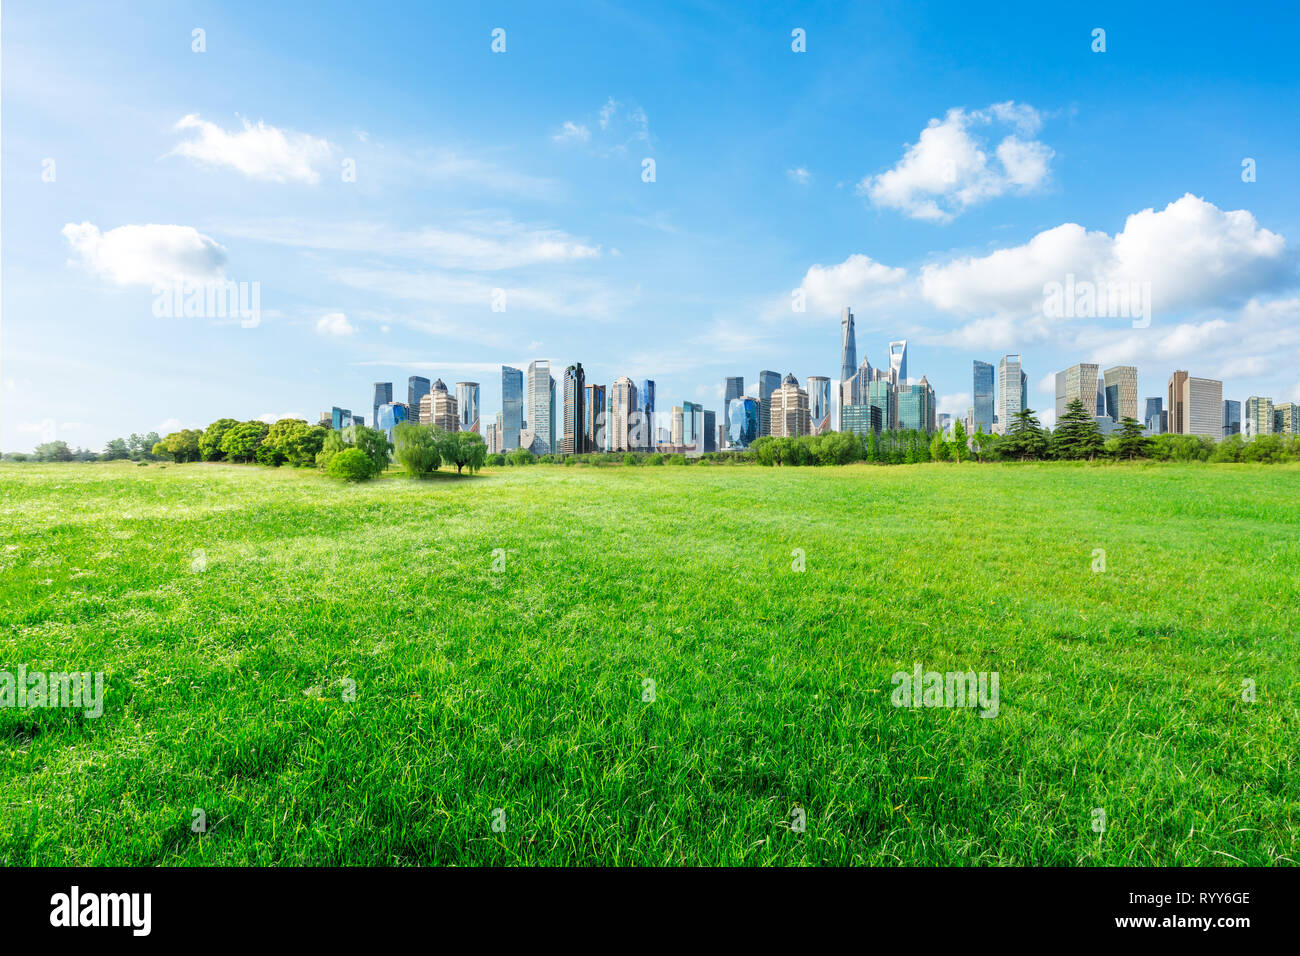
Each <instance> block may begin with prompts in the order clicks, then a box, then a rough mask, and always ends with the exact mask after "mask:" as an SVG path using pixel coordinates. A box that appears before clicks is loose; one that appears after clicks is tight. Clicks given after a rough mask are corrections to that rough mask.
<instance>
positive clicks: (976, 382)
mask: <svg viewBox="0 0 1300 956" xmlns="http://www.w3.org/2000/svg"><path fill="white" fill-rule="evenodd" d="M971 384H972V387H973V391H972V393H971V394H973V395H974V396H975V404H974V405H973V406H972V413H973V416H974V419H975V420H974V422H973V424H974V426H975V429H976V431H982V432H983V433H984V434H986V435H992V434H993V396H994V388H993V365H992V363H991V362H979V361H977V362H975V363H974V366H973V369H972V382H971ZM971 434H974V433H973V432H972V433H971Z"/></svg>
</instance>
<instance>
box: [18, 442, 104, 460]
mask: <svg viewBox="0 0 1300 956" xmlns="http://www.w3.org/2000/svg"><path fill="white" fill-rule="evenodd" d="M118 441H121V439H118ZM33 457H35V459H36V460H37V461H72V449H71V448H69V447H68V443H67V442H65V441H47V442H45V443H43V444H40V445H37V446H36V454H35V455H34V456H33Z"/></svg>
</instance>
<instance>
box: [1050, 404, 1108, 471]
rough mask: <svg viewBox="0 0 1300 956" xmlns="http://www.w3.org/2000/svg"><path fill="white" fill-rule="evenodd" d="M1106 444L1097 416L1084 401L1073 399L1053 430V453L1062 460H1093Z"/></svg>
mask: <svg viewBox="0 0 1300 956" xmlns="http://www.w3.org/2000/svg"><path fill="white" fill-rule="evenodd" d="M1105 444H1106V440H1105V439H1104V438H1103V437H1102V434H1101V429H1100V428H1098V427H1097V419H1096V417H1095V416H1094V415H1093V413H1092V412H1091V411H1089V410H1088V409H1087V408H1085V407H1084V405H1083V402H1082V401H1080V400H1079V399H1077V398H1076V399H1072V400H1071V402H1070V404H1069V405H1067V406H1066V407H1065V414H1064V415H1062V416H1061V420H1060V421H1059V422H1057V423H1056V428H1055V430H1053V432H1052V454H1053V455H1055V456H1056V457H1057V458H1059V459H1061V460H1062V461H1077V460H1079V459H1082V458H1086V459H1088V461H1092V460H1093V459H1094V458H1095V457H1096V456H1097V453H1098V452H1100V451H1101V450H1102V448H1103V447H1105Z"/></svg>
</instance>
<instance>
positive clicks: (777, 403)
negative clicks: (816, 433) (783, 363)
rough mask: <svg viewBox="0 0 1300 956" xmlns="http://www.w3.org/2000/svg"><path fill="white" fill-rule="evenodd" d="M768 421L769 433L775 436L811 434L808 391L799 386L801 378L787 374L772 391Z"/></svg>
mask: <svg viewBox="0 0 1300 956" xmlns="http://www.w3.org/2000/svg"><path fill="white" fill-rule="evenodd" d="M829 384H830V383H829V382H827V385H828V386H829ZM768 422H769V428H770V431H769V432H768V434H770V435H772V436H773V437H774V438H798V437H799V436H800V435H807V434H809V431H810V429H811V427H812V416H811V414H810V410H809V407H808V392H807V391H805V390H804V389H802V388H800V387H799V380H798V379H796V378H795V377H794V375H793V374H788V375H786V377H785V378H784V379H783V380H782V382H781V387H780V388H777V389H776V390H774V391H773V392H772V396H771V404H770V411H769V417H768Z"/></svg>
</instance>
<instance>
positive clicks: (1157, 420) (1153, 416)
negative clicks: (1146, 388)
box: [1142, 395, 1164, 435]
mask: <svg viewBox="0 0 1300 956" xmlns="http://www.w3.org/2000/svg"><path fill="white" fill-rule="evenodd" d="M1162 404H1164V399H1162V398H1161V397H1160V396H1159V395H1157V396H1155V397H1154V398H1148V399H1147V400H1146V411H1144V412H1143V413H1142V424H1143V425H1145V426H1146V428H1147V431H1149V432H1151V434H1153V435H1159V434H1160V433H1161V432H1163V431H1164V427H1163V420H1164V416H1163V415H1162V414H1161V405H1162Z"/></svg>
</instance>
